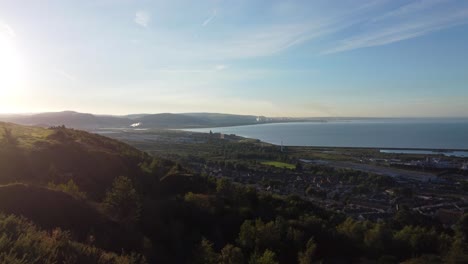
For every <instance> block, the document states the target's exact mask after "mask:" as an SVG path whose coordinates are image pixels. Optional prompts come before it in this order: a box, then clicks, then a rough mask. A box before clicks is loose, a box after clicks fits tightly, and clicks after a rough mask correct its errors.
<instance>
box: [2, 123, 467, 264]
mask: <svg viewBox="0 0 468 264" xmlns="http://www.w3.org/2000/svg"><path fill="white" fill-rule="evenodd" d="M3 127H6V128H7V130H8V131H9V132H6V133H3V134H2V132H0V134H2V139H3V140H2V141H1V142H2V143H1V144H3V145H2V147H1V148H0V172H2V173H1V174H0V182H1V183H2V184H6V185H4V186H0V211H1V212H3V214H1V215H0V262H4V263H145V262H148V263H232V264H234V263H262V264H263V263H265V264H266V263H301V264H302V263H315V262H321V261H323V262H324V263H337V262H338V263H342V262H355V263H362V262H369V263H376V262H380V263H384V262H385V263H398V262H403V261H409V262H408V263H420V262H421V261H426V262H428V263H430V261H439V262H442V261H443V262H447V263H464V262H466V261H467V259H468V252H467V248H468V247H467V242H468V234H467V228H466V225H467V219H468V216H466V215H465V216H464V217H462V218H461V219H460V221H459V222H458V223H457V224H456V225H455V226H454V229H453V230H452V229H447V228H444V227H443V226H442V225H441V224H440V223H438V222H436V221H434V220H433V219H431V218H427V217H424V216H422V215H419V214H418V213H417V212H413V211H411V210H407V209H405V208H403V209H401V210H400V211H399V212H398V214H396V215H395V216H394V217H393V218H390V219H387V220H385V221H379V222H370V221H358V220H356V219H352V218H347V217H345V216H344V215H343V214H341V213H337V212H334V211H333V212H332V211H327V210H325V209H323V208H320V207H318V206H316V205H315V204H314V203H311V202H308V201H306V200H304V199H301V198H300V197H299V196H294V195H291V196H280V195H276V194H270V193H263V192H260V191H258V190H257V189H256V188H255V187H253V186H249V185H241V184H237V183H234V182H232V181H231V180H229V179H227V178H223V177H216V178H215V177H211V176H207V175H199V174H197V173H193V172H191V171H190V170H188V169H187V168H186V167H185V166H184V165H180V164H178V163H177V162H176V161H180V160H177V159H176V161H171V160H167V159H165V158H162V156H163V155H160V156H159V158H153V157H151V156H149V155H147V154H145V153H142V152H140V151H138V150H137V149H135V148H133V147H130V146H128V145H125V144H123V143H121V142H118V141H116V140H112V139H109V138H106V137H102V136H98V135H93V134H89V133H86V132H83V131H77V130H70V129H66V128H64V127H56V128H51V129H42V128H28V127H21V126H16V125H11V124H3V123H0V131H5V130H3ZM21 131H23V132H21ZM28 133H30V134H28ZM11 137H12V138H14V140H13V141H12V140H11ZM5 138H10V139H8V140H5ZM15 139H16V140H17V144H11V142H14V141H15ZM207 140H212V142H213V144H212V145H210V146H207V147H205V148H206V149H202V153H203V151H207V152H206V153H211V152H210V151H214V152H215V153H211V154H206V155H207V156H204V157H197V156H194V157H193V158H194V159H197V160H203V159H205V158H207V157H208V158H207V160H205V161H203V162H205V163H206V164H208V163H210V164H212V165H213V166H214V167H217V166H220V167H221V166H223V168H230V169H232V170H234V171H243V170H245V169H246V167H245V166H249V168H254V169H255V170H258V171H260V172H268V171H277V172H281V173H283V172H284V173H291V174H293V173H298V171H297V169H298V168H297V167H295V166H294V165H292V164H294V162H295V161H294V160H293V159H292V158H290V157H288V156H286V155H284V154H283V153H278V151H277V150H275V147H274V146H271V145H267V144H262V143H259V142H242V143H235V142H228V143H226V142H220V141H216V140H215V139H213V138H208V139H207ZM25 142H27V144H25ZM202 148H203V147H202ZM175 151H180V149H179V150H177V149H176V150H175ZM193 151H194V152H190V153H191V154H188V156H189V155H192V154H193V155H194V153H195V148H194V149H193ZM210 155H211V156H210ZM188 156H187V158H188ZM265 157H268V160H272V161H274V162H273V164H287V165H289V166H293V167H292V168H295V169H296V170H294V171H293V170H288V169H284V168H283V167H281V168H279V167H277V166H275V165H272V164H268V166H265V164H261V163H258V162H257V160H266V159H265ZM240 158H248V161H247V162H245V163H242V162H239V160H240ZM303 169H306V170H307V171H308V172H313V173H314V174H316V175H319V174H325V175H330V177H331V176H333V177H339V178H340V180H341V181H342V182H343V184H346V183H353V184H357V185H362V186H359V188H357V189H359V190H356V191H362V192H365V191H373V190H381V189H384V188H386V187H388V186H391V185H392V184H394V182H393V181H392V180H391V179H389V178H386V177H383V176H381V177H380V176H375V175H371V174H367V173H362V172H355V171H349V170H333V169H331V170H329V169H327V168H324V167H320V166H307V168H303ZM278 184H281V183H280V182H279V183H278ZM10 214H14V215H23V216H24V217H26V218H27V219H28V220H26V219H23V218H18V217H17V216H9V215H10ZM7 215H8V216H7ZM132 252H134V253H132Z"/></svg>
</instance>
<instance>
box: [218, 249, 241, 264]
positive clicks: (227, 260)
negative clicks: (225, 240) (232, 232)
mask: <svg viewBox="0 0 468 264" xmlns="http://www.w3.org/2000/svg"><path fill="white" fill-rule="evenodd" d="M242 263H244V254H243V253H242V250H241V249H240V248H238V247H235V246H233V245H231V244H227V245H226V246H225V247H224V248H223V249H222V250H221V255H220V257H219V264H242Z"/></svg>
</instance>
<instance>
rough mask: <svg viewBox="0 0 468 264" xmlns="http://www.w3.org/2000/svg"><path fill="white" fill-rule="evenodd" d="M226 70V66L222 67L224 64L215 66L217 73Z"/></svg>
mask: <svg viewBox="0 0 468 264" xmlns="http://www.w3.org/2000/svg"><path fill="white" fill-rule="evenodd" d="M227 68H228V66H227V65H224V64H220V65H216V66H215V70H217V71H223V70H225V69H227Z"/></svg>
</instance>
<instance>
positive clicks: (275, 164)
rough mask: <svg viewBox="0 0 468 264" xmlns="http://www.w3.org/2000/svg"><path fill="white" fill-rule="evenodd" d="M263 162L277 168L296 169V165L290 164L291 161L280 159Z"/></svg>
mask: <svg viewBox="0 0 468 264" xmlns="http://www.w3.org/2000/svg"><path fill="white" fill-rule="evenodd" d="M262 164H263V165H268V166H273V167H277V168H286V169H290V170H294V169H296V165H294V164H289V163H285V162H279V161H264V162H262Z"/></svg>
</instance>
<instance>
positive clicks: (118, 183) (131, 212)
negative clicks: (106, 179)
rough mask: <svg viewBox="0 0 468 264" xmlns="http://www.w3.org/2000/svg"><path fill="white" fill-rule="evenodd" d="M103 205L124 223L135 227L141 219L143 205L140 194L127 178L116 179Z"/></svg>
mask: <svg viewBox="0 0 468 264" xmlns="http://www.w3.org/2000/svg"><path fill="white" fill-rule="evenodd" d="M103 203H104V206H105V208H106V209H107V210H108V212H109V213H110V214H111V215H112V216H113V217H115V218H116V219H117V220H119V221H120V222H122V223H125V224H130V225H133V224H135V223H136V222H137V221H138V219H139V217H140V210H141V204H140V200H139V197H138V193H137V191H136V190H135V188H134V187H133V184H132V181H131V180H130V179H129V178H127V177H124V176H120V177H117V178H115V180H114V183H113V184H112V189H111V190H109V191H108V192H107V193H106V197H105V198H104V202H103Z"/></svg>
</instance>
